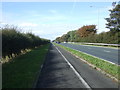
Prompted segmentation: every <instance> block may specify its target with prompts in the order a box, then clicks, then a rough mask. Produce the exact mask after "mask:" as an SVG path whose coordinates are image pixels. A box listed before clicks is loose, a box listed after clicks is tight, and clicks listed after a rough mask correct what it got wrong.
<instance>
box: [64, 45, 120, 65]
mask: <svg viewBox="0 0 120 90" xmlns="http://www.w3.org/2000/svg"><path fill="white" fill-rule="evenodd" d="M65 47H67V46H65ZM68 48H70V47H68ZM71 49H73V48H71ZM73 50H76V51H78V52H82V51H79V50H77V49H73ZM82 53H85V52H82ZM85 54H87V55H90V56H92V57H95V58H98V59H101V60H103V61H106V62H109V63H111V64H115V65H118V64H116V63H114V62H111V61H108V60H105V59H103V58H99V57H97V56H94V55H92V54H88V53H85ZM118 66H119V65H118Z"/></svg>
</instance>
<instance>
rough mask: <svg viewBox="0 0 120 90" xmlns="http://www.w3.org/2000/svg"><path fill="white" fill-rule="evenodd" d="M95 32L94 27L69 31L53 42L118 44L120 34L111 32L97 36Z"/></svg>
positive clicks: (83, 27) (87, 26)
mask: <svg viewBox="0 0 120 90" xmlns="http://www.w3.org/2000/svg"><path fill="white" fill-rule="evenodd" d="M96 32H97V31H96V26H95V25H86V26H82V27H81V28H79V29H78V30H73V31H69V32H68V33H67V34H64V35H62V36H61V37H57V38H56V39H55V41H59V42H90V43H113V44H118V43H119V44H120V42H119V37H120V32H116V33H113V32H112V31H108V32H102V33H100V34H97V33H96Z"/></svg>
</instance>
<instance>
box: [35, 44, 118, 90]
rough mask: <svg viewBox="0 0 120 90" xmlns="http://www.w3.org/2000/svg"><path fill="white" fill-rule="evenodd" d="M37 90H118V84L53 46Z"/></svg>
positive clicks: (44, 65)
mask: <svg viewBox="0 0 120 90" xmlns="http://www.w3.org/2000/svg"><path fill="white" fill-rule="evenodd" d="M36 88H89V89H91V88H118V84H117V83H116V82H115V81H113V80H112V79H111V78H108V77H106V76H105V75H104V74H102V73H100V72H99V71H97V70H95V69H93V68H91V67H90V66H89V65H87V64H85V63H83V62H82V61H81V60H80V59H78V58H76V57H74V56H73V55H71V54H70V53H68V52H67V51H65V50H64V49H62V48H60V47H58V46H54V45H52V44H51V46H50V49H49V52H48V54H47V56H46V59H45V62H44V64H43V67H42V70H41V74H40V76H39V79H38V82H37V84H36Z"/></svg>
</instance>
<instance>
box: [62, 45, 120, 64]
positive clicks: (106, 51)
mask: <svg viewBox="0 0 120 90" xmlns="http://www.w3.org/2000/svg"><path fill="white" fill-rule="evenodd" d="M60 44H61V45H63V46H67V47H70V48H72V49H75V50H79V51H82V52H85V53H87V54H90V55H93V56H96V57H99V58H102V59H105V60H107V61H110V62H112V63H115V64H118V54H119V53H118V52H120V50H118V49H112V48H104V47H96V46H87V45H75V44H69V43H60ZM119 64H120V63H119Z"/></svg>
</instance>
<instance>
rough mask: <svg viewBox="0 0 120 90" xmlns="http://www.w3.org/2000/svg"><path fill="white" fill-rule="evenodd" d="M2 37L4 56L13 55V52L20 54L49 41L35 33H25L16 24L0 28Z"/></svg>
mask: <svg viewBox="0 0 120 90" xmlns="http://www.w3.org/2000/svg"><path fill="white" fill-rule="evenodd" d="M0 35H2V36H0V37H2V57H3V58H5V57H6V56H8V57H9V58H10V57H12V54H14V55H18V54H20V53H21V51H22V50H23V51H24V50H26V49H32V48H35V47H38V46H40V45H44V44H47V43H49V42H50V41H49V40H47V39H42V38H40V37H39V36H36V35H34V34H33V33H30V32H28V33H23V32H21V31H20V30H18V28H17V27H14V26H5V27H3V28H0Z"/></svg>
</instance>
